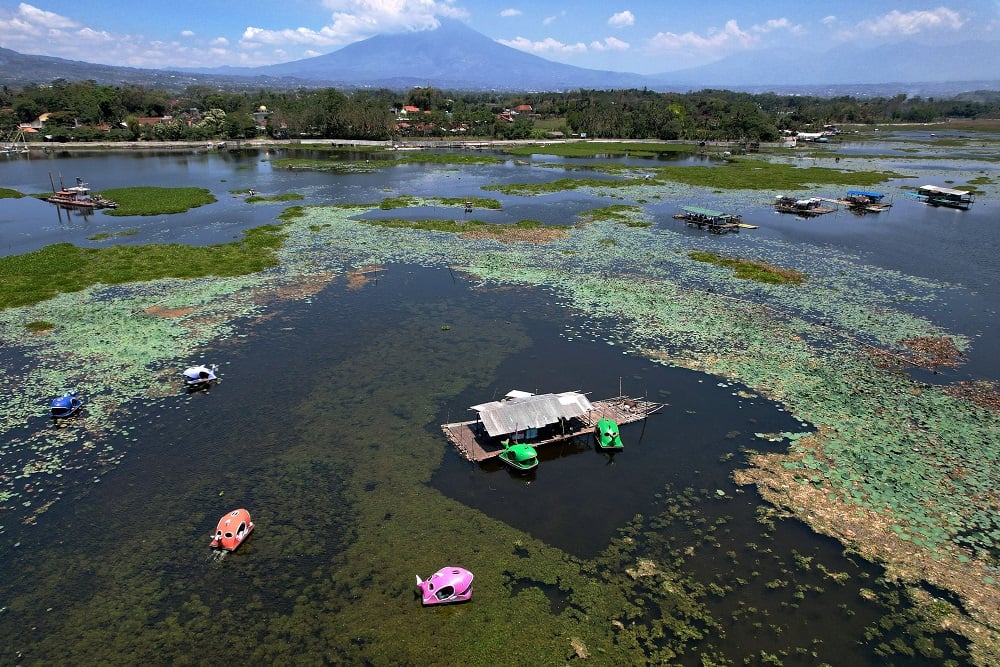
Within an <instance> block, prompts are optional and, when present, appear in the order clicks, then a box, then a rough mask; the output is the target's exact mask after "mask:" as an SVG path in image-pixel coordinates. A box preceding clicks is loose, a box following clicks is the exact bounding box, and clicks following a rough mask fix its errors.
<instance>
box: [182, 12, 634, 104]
mask: <svg viewBox="0 0 1000 667" xmlns="http://www.w3.org/2000/svg"><path fill="white" fill-rule="evenodd" d="M185 71H192V72H199V73H202V74H218V75H241V76H246V75H263V76H268V77H283V76H290V77H294V78H295V79H298V80H302V81H308V82H312V83H314V84H316V85H325V86H346V87H352V88H353V87H369V88H391V89H404V90H405V89H408V88H413V87H414V86H434V87H436V88H441V89H449V90H519V91H524V90H545V91H563V90H573V89H576V88H641V87H643V86H647V85H649V84H651V83H652V82H653V81H652V80H651V79H650V78H649V77H645V76H642V75H639V74H629V73H625V72H610V71H601V70H592V69H585V68H583V67H574V66H572V65H564V64H561V63H556V62H552V61H551V60H546V59H544V58H539V57H538V56H533V55H531V54H529V53H525V52H524V51H518V50H517V49H513V48H511V47H509V46H504V45H503V44H500V43H499V42H496V41H494V40H493V39H491V38H489V37H487V36H486V35H483V34H482V33H480V32H477V31H475V30H473V29H472V28H469V27H468V26H466V25H465V24H464V23H462V22H461V21H456V20H453V19H442V20H441V25H440V26H439V27H438V28H437V29H435V30H425V31H422V32H408V33H402V34H397V35H377V36H375V37H370V38H368V39H365V40H362V41H360V42H355V43H353V44H349V45H348V46H345V47H344V48H342V49H339V50H337V51H334V52H332V53H328V54H326V55H322V56H316V57H315V58H306V59H305V60H296V61H293V62H288V63H282V64H280V65H267V66H264V67H253V68H231V67H220V68H214V69H199V70H185Z"/></svg>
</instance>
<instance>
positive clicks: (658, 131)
mask: <svg viewBox="0 0 1000 667" xmlns="http://www.w3.org/2000/svg"><path fill="white" fill-rule="evenodd" d="M523 105H528V106H530V112H529V111H524V112H521V113H510V112H511V111H512V110H514V109H516V108H518V107H523ZM406 107H416V108H417V109H418V110H419V111H418V112H417V113H415V114H412V113H411V114H406V115H405V117H404V114H403V113H402V111H403V109H404V108H406ZM262 110H266V112H265V113H262V114H260V115H261V117H263V116H266V125H265V126H264V128H263V133H264V134H265V135H266V136H269V137H271V138H276V139H294V138H300V137H315V138H325V139H375V140H387V141H388V140H392V139H397V138H401V137H406V136H421V137H455V136H471V137H489V138H497V139H530V138H541V137H544V136H546V135H552V134H553V133H562V134H563V135H567V136H568V135H586V136H588V137H594V138H617V139H664V140H670V139H682V140H697V141H718V140H726V141H755V142H757V141H775V140H777V139H778V138H779V136H780V134H781V132H782V131H783V130H788V131H799V130H816V129H817V128H820V127H822V126H823V125H828V124H832V125H837V124H847V123H851V124H864V123H868V124H874V123H891V122H934V121H940V120H944V119H947V118H963V119H975V118H998V117H1000V92H997V91H979V92H976V93H968V94H964V95H961V96H956V97H953V98H947V99H943V98H937V99H936V98H923V97H911V96H907V95H903V94H900V95H896V96H893V97H871V98H857V97H852V96H841V97H818V96H797V95H777V94H774V93H763V94H751V93H741V92H734V91H728V90H711V89H706V90H701V91H696V92H687V93H659V92H653V91H650V90H611V91H608V90H576V91H571V92H552V93H527V94H516V93H488V92H457V91H456V92H449V91H443V90H438V89H436V88H433V87H424V88H414V89H412V90H410V91H408V92H399V91H392V90H388V89H382V90H360V91H341V90H337V89H334V88H318V89H317V88H310V89H306V88H302V89H298V90H288V91H278V90H264V89H261V90H258V91H256V92H247V91H225V90H218V89H215V88H211V87H208V86H190V87H188V88H186V89H185V90H184V91H183V92H182V93H179V94H178V93H170V92H168V91H166V90H157V89H151V88H145V87H142V86H135V85H122V86H105V85H98V84H97V83H95V82H93V81H79V82H69V81H66V80H62V79H59V80H56V81H53V82H52V83H50V84H47V85H31V86H25V87H24V88H21V89H11V88H7V87H3V88H2V89H0V136H7V135H8V134H9V133H10V132H11V131H13V130H16V129H17V127H18V125H19V124H21V123H29V122H32V121H34V120H35V119H37V118H38V117H39V116H41V115H42V114H48V117H47V118H46V123H45V135H46V136H47V138H50V139H52V140H56V141H98V140H101V141H116V140H120V141H134V140H142V139H156V140H166V141H170V140H203V139H217V138H222V139H239V138H252V137H256V136H259V134H260V133H261V130H260V129H259V128H258V126H257V124H256V123H255V121H254V114H255V113H257V112H261V111H262ZM144 118H157V119H161V120H160V122H157V123H149V122H142V121H141V119H144Z"/></svg>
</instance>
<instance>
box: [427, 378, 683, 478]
mask: <svg viewBox="0 0 1000 667" xmlns="http://www.w3.org/2000/svg"><path fill="white" fill-rule="evenodd" d="M511 393H512V394H519V396H517V397H515V399H514V400H512V401H509V402H508V401H499V402H496V401H495V402H492V403H488V404H483V405H479V406H473V407H472V408H471V409H472V410H476V411H477V412H479V414H480V417H479V419H474V420H471V421H463V422H454V423H451V424H441V430H442V431H444V434H445V436H446V437H447V438H448V440H449V441H450V442H451V443H452V444H453V445H455V448H456V449H457V450H458V452H459V454H461V455H462V456H464V457H465V458H466V459H467V460H469V461H475V462H480V461H487V460H489V459H492V458H495V457H497V456H498V455H499V454H500V453H501V452H503V449H504V448H503V444H502V441H503V440H504V439H505V438H507V437H511V438H512V439H514V440H517V441H518V442H526V443H527V444H530V445H532V446H533V447H544V446H545V445H550V444H554V443H559V442H565V441H567V440H571V439H572V438H575V437H577V436H581V435H589V434H592V433H593V432H594V427H595V426H596V425H597V421H598V420H599V419H605V418H606V419H611V420H614V421H615V422H616V423H618V424H619V425H621V424H629V423H632V422H636V421H640V420H643V419H645V418H647V417H649V416H650V415H651V414H653V413H654V412H656V411H657V410H659V409H660V408H662V407H663V406H664V405H665V403H653V402H651V401H646V400H643V399H639V398H631V397H629V396H616V397H614V398H608V399H604V400H600V401H594V402H593V403H591V402H590V401H589V400H587V398H586V396H583V394H578V393H576V392H567V393H566V394H558V395H556V394H543V395H540V396H535V395H531V394H529V395H527V396H522V395H520V394H524V392H511ZM508 396H510V394H508ZM567 396H570V398H571V400H567V399H566V397H567ZM581 398H582V401H580V400H579V399H581ZM518 399H522V400H523V399H538V400H537V401H534V400H533V401H531V403H538V402H541V401H545V402H548V403H549V404H550V405H551V404H553V399H554V400H555V401H556V402H558V401H559V400H560V399H561V400H562V405H563V406H567V405H572V406H573V407H571V408H569V410H570V412H569V413H567V414H572V413H573V411H574V409H575V408H587V409H586V410H584V411H583V412H580V411H579V409H576V410H575V411H576V412H578V414H575V415H574V416H572V417H568V418H567V417H565V416H563V417H552V416H549V417H547V418H541V419H542V421H545V422H548V423H546V424H545V426H543V427H540V428H539V427H535V428H530V429H524V428H521V429H518V427H516V426H515V427H509V426H508V427H506V428H505V427H504V426H502V425H501V424H498V419H497V417H496V415H495V414H494V411H496V410H503V409H504V408H505V407H506V406H507V404H508V403H509V405H510V407H511V408H512V409H514V410H517V409H518V408H520V407H523V408H526V409H527V411H531V412H533V413H534V414H535V416H536V417H537V416H538V414H539V410H538V409H537V407H535V408H529V407H528V401H527V400H525V401H524V402H523V403H520V404H518V403H517V400H518ZM525 412H526V410H521V411H520V415H519V418H523V417H524V414H525ZM553 419H554V420H555V421H552V420H553ZM500 421H502V420H500ZM505 430H507V431H509V432H508V433H502V431H505ZM498 431H499V433H498ZM491 432H492V435H491Z"/></svg>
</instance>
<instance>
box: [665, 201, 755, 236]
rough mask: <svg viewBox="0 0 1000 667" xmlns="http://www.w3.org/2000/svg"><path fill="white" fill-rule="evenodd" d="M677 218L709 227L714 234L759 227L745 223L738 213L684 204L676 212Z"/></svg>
mask: <svg viewBox="0 0 1000 667" xmlns="http://www.w3.org/2000/svg"><path fill="white" fill-rule="evenodd" d="M674 218H676V219H677V220H683V221H684V222H686V223H687V224H688V226H689V227H697V228H698V229H707V230H708V231H710V232H712V233H713V234H726V233H728V232H739V231H740V229H757V227H756V226H754V225H747V224H744V223H743V218H741V217H740V215H739V214H737V213H723V212H722V211H713V210H712V209H710V208H701V207H699V206H684V207H682V208H681V210H680V211H679V212H677V213H675V214H674Z"/></svg>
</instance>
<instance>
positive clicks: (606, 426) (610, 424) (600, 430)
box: [594, 418, 625, 452]
mask: <svg viewBox="0 0 1000 667" xmlns="http://www.w3.org/2000/svg"><path fill="white" fill-rule="evenodd" d="M594 438H595V439H596V440H597V447H598V449H601V450H602V451H605V452H617V451H621V450H622V449H625V445H623V444H622V438H621V436H620V435H618V424H616V423H615V422H614V421H613V420H611V419H607V418H605V419H598V420H597V425H596V426H595V427H594Z"/></svg>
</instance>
